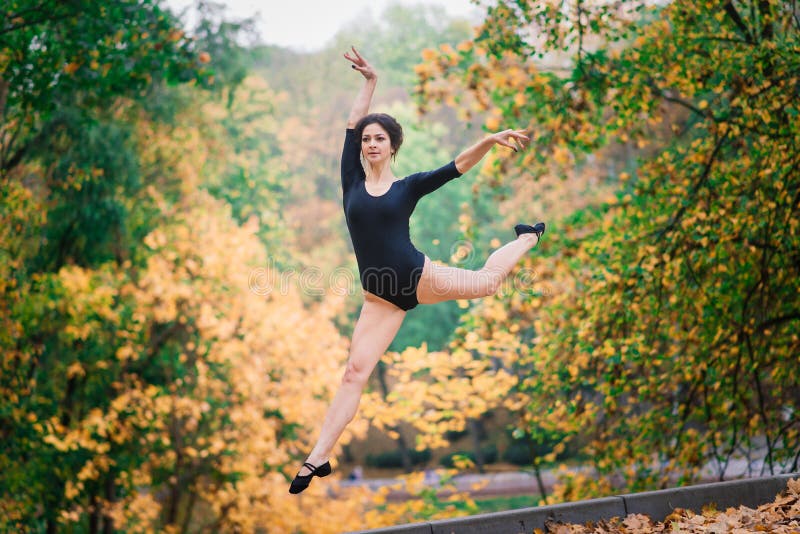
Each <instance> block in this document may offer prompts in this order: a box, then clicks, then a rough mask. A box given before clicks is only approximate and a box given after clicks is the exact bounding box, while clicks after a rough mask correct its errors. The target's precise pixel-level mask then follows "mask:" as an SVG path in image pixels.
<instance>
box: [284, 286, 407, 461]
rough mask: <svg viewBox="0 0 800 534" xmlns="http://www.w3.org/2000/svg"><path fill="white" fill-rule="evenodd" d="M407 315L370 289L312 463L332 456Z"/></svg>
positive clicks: (311, 457)
mask: <svg viewBox="0 0 800 534" xmlns="http://www.w3.org/2000/svg"><path fill="white" fill-rule="evenodd" d="M405 315H406V312H405V311H404V310H402V309H400V308H398V307H397V306H395V305H394V304H392V303H390V302H387V301H385V300H383V299H381V298H378V297H376V296H374V295H372V294H370V293H366V294H365V297H364V305H363V306H362V307H361V314H360V315H359V317H358V321H356V326H355V328H354V329H353V339H352V341H351V342H350V357H349V358H348V360H347V367H346V368H345V371H344V377H343V378H342V383H341V386H339V390H338V391H337V392H336V395H335V396H334V398H333V402H332V403H331V405H330V407H329V408H328V413H327V414H326V415H325V421H324V422H323V423H322V430H321V431H320V435H319V439H318V440H317V444H316V445H315V446H314V449H313V450H312V451H311V454H309V456H308V459H307V460H306V461H307V462H308V463H310V464H312V465H317V466H318V465H320V464H323V463H325V462H326V461H327V460H328V457H329V456H330V453H331V450H332V449H333V446H334V445H335V444H336V442H337V441H338V440H339V436H341V435H342V432H343V431H344V429H345V427H346V426H347V424H348V423H350V421H352V420H353V417H355V415H356V412H357V411H358V403H359V401H360V400H361V392H362V391H363V390H364V386H365V385H366V384H367V380H368V379H369V376H370V375H371V374H372V370H373V369H374V368H375V365H376V364H377V363H378V360H380V358H381V356H383V353H384V352H386V349H388V348H389V344H391V342H392V340H393V339H394V337H395V335H397V331H398V330H399V329H400V325H401V324H403V318H404V317H405ZM309 472H310V470H309V469H308V468H307V467H303V468H302V469H301V470H300V472H299V473H298V474H300V475H307V474H308V473H309Z"/></svg>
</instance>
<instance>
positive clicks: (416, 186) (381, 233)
mask: <svg viewBox="0 0 800 534" xmlns="http://www.w3.org/2000/svg"><path fill="white" fill-rule="evenodd" d="M360 155H361V142H360V140H359V139H356V135H355V131H354V130H352V129H348V130H347V132H346V133H345V138H344V149H343V150H342V190H343V191H344V201H343V204H344V214H345V219H346V220H347V228H348V229H349V230H350V239H351V240H352V242H353V249H354V250H355V253H356V260H357V261H358V271H359V274H360V278H361V286H362V287H363V288H364V289H365V290H366V291H369V292H370V293H373V294H375V295H377V296H379V297H381V298H382V299H385V300H388V301H389V302H391V303H392V304H394V305H396V306H397V307H399V308H402V309H403V310H410V309H411V308H414V307H415V306H416V305H417V304H419V302H417V284H418V283H419V279H420V276H422V268H423V267H424V265H425V255H424V254H423V253H422V252H420V251H419V250H417V249H416V248H415V247H414V245H413V244H412V243H411V237H410V235H409V230H408V222H409V219H410V217H411V213H412V212H413V211H414V208H415V207H416V205H417V201H419V199H420V198H422V197H423V196H424V195H427V194H428V193H431V192H433V191H435V190H436V189H438V188H440V187H441V186H443V185H444V184H446V183H447V182H449V181H450V180H452V179H453V178H457V177H459V176H461V173H460V172H458V169H456V164H455V161H451V162H450V163H448V164H447V165H445V166H444V167H441V168H439V169H436V170H434V171H428V172H418V173H416V174H412V175H410V176H406V177H405V178H403V179H402V180H397V181H396V182H393V183H392V185H391V186H390V187H389V190H388V191H387V192H386V193H384V194H383V195H380V196H373V195H370V194H369V193H368V192H367V189H366V183H365V181H364V180H365V177H366V175H365V173H364V168H363V167H362V166H361V160H360Z"/></svg>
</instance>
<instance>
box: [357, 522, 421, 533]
mask: <svg viewBox="0 0 800 534" xmlns="http://www.w3.org/2000/svg"><path fill="white" fill-rule="evenodd" d="M361 532H369V534H395V532H396V533H397V534H431V533H432V532H433V527H432V526H431V524H430V523H411V524H409V525H398V526H396V527H385V528H375V529H372V530H363V531H361ZM352 534H359V533H358V532H354V533H352Z"/></svg>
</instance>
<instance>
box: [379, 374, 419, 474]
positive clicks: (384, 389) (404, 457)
mask: <svg viewBox="0 0 800 534" xmlns="http://www.w3.org/2000/svg"><path fill="white" fill-rule="evenodd" d="M377 374H378V383H379V384H380V386H381V395H383V399H384V400H386V397H387V396H388V395H389V386H388V385H387V384H386V364H385V363H383V362H382V361H379V362H378V373H377ZM389 430H392V431H394V432H397V436H398V437H397V439H395V442H396V443H397V449H398V450H399V451H400V461H402V462H403V471H405V472H406V473H410V472H411V470H412V469H413V467H414V466H413V465H412V463H411V454H410V453H409V452H408V446H407V445H406V440H405V438H403V433H402V432H400V427H398V426H393V427H391V428H390V429H389Z"/></svg>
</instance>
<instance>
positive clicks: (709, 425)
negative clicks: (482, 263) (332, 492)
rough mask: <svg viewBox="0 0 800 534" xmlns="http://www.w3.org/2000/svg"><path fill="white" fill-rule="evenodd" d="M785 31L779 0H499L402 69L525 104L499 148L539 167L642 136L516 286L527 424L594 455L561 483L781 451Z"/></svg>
mask: <svg viewBox="0 0 800 534" xmlns="http://www.w3.org/2000/svg"><path fill="white" fill-rule="evenodd" d="M746 10H747V11H746ZM745 12H747V13H748V14H749V15H744V14H743V13H745ZM798 30H800V22H798V17H797V12H796V7H794V6H793V4H791V3H789V2H781V1H765V2H758V3H752V4H748V5H747V6H745V5H743V4H740V3H733V2H727V3H723V4H722V5H720V6H717V5H716V4H714V5H712V4H696V3H692V2H672V3H670V4H667V5H664V6H660V5H650V4H648V3H642V2H622V3H618V4H606V3H589V2H582V1H576V2H569V3H566V4H563V3H562V4H558V5H557V4H555V3H551V2H538V1H530V2H513V3H512V2H503V1H501V2H498V3H497V4H496V6H494V7H492V8H490V9H489V10H488V12H487V18H486V20H485V22H484V24H483V25H482V26H481V27H480V28H479V30H478V32H477V34H476V38H475V39H473V40H470V41H467V42H464V43H462V44H461V45H459V46H458V47H456V48H455V49H452V50H450V49H440V50H438V51H431V52H428V53H427V57H428V61H427V62H426V63H424V64H423V65H421V66H420V67H418V74H419V76H420V87H419V90H420V94H421V96H422V97H423V99H426V100H437V99H440V100H446V99H448V98H450V95H451V93H452V91H454V90H457V91H460V92H461V94H460V100H461V103H462V104H461V105H462V106H463V107H465V113H474V112H476V111H480V110H485V112H486V113H487V114H488V118H487V120H486V124H487V127H489V128H492V127H493V126H494V124H495V122H498V121H508V120H511V119H516V120H520V121H524V122H527V123H529V124H530V127H531V130H532V135H533V138H534V140H535V143H536V145H535V146H536V148H537V150H534V151H531V152H529V153H528V154H526V155H523V156H521V157H520V158H519V160H518V161H516V162H514V164H513V167H516V168H518V169H521V168H526V169H528V170H529V171H530V172H531V173H532V174H533V175H534V176H541V177H543V178H542V179H543V180H544V179H546V176H547V175H548V174H551V173H554V172H562V171H563V169H565V168H569V167H571V166H572V165H574V164H575V163H581V162H582V161H583V160H584V158H585V154H586V153H587V152H592V151H595V150H597V149H599V148H601V147H603V146H605V145H607V144H608V143H609V142H611V141H612V140H617V141H620V142H622V143H626V144H629V145H632V146H633V147H638V148H639V149H640V151H639V154H640V157H641V159H640V162H639V164H638V166H637V167H636V168H635V169H633V172H623V173H619V174H618V175H616V176H615V175H613V174H612V175H611V176H609V177H608V179H609V180H610V183H612V184H616V187H617V193H616V195H615V196H614V198H612V199H610V200H609V199H606V198H602V197H601V198H598V199H597V200H595V201H594V202H592V203H591V204H590V205H589V206H587V207H586V208H584V209H582V210H579V211H577V212H575V213H573V214H571V215H569V217H568V218H567V219H565V220H564V222H563V223H562V227H563V228H564V229H565V230H566V232H567V235H566V236H564V237H558V238H557V239H558V241H557V242H556V243H555V244H554V246H553V248H552V249H551V252H550V255H551V257H550V258H549V259H547V260H542V261H541V263H540V267H539V269H540V272H544V273H552V274H551V276H552V278H551V279H550V280H549V281H548V283H549V284H551V285H552V286H553V287H555V288H557V289H558V290H557V291H555V292H554V294H553V295H552V296H550V297H546V296H540V295H531V296H530V297H529V298H528V304H527V305H528V306H530V307H531V309H532V310H535V311H534V312H532V313H531V314H529V316H528V319H527V320H526V323H525V324H524V327H526V328H529V329H530V331H531V339H532V340H533V341H532V342H531V344H530V348H529V351H528V354H527V355H524V357H523V358H522V360H521V361H522V362H523V363H524V364H526V365H528V366H530V367H531V368H532V369H534V372H533V373H532V375H531V376H530V378H529V379H526V380H523V381H522V382H521V387H520V389H521V391H522V392H524V393H525V394H526V395H527V397H528V399H529V401H528V402H529V410H528V413H527V414H526V416H525V418H524V419H523V421H521V422H520V423H521V427H522V428H525V429H528V430H529V431H534V429H537V428H543V429H545V430H552V431H559V432H564V433H567V434H569V435H572V436H574V439H576V440H579V442H583V443H584V445H583V449H584V451H585V452H586V453H587V454H588V456H589V457H592V458H594V464H595V468H596V469H597V471H598V473H599V476H598V477H594V478H593V479H591V480H589V479H587V480H585V481H584V482H585V484H583V485H579V486H576V487H575V492H574V493H571V494H566V493H562V494H561V498H576V497H579V496H582V495H587V494H592V493H593V492H606V491H609V490H610V488H611V487H612V485H613V484H614V481H615V480H616V477H619V476H621V477H622V479H623V485H624V486H625V487H627V488H628V489H639V488H644V487H653V486H660V485H664V484H667V483H671V481H673V480H675V479H677V480H678V481H684V482H685V481H689V480H694V479H696V478H697V477H698V476H699V473H700V469H701V468H704V467H706V466H708V465H711V466H713V467H714V468H715V470H716V474H717V476H718V477H720V478H723V477H725V476H726V475H727V474H728V473H729V470H728V466H729V463H730V461H731V459H733V458H736V457H743V458H745V459H758V460H763V467H759V463H758V462H756V464H755V469H757V470H760V471H768V472H775V471H779V470H786V471H792V470H796V469H797V467H798V461H799V460H800V420H798V418H797V415H796V414H797V398H798V395H797V393H798V390H797V383H798V375H797V366H796V365H795V364H794V363H793V361H794V360H795V359H796V355H797V353H798V339H797V336H796V334H795V331H796V330H797V325H798V321H800V313H798V309H799V308H798V299H797V296H798V294H800V293H798V291H797V290H798V282H797V280H798V277H797V275H798V267H799V266H800V263H798V261H797V258H798V257H799V256H798V255H799V253H800V251H799V250H798V243H800V240H798V222H797V221H798V198H800V197H799V196H798V195H799V193H798V188H799V187H800V173H798V162H800V155H799V154H800V153H798V151H797V149H796V144H797V140H798V135H800V132H799V131H798V124H799V123H798V121H797V120H795V119H796V115H797V112H798V108H797V104H796V100H797V99H796V94H797V87H798V85H797V84H798V76H799V75H800V64H798V56H797V54H795V53H793V52H792V51H793V50H796V48H797V46H798V35H799V31H798ZM564 65H565V67H564ZM555 67H560V68H558V69H557V68H555ZM455 88H458V89H455ZM470 106H473V107H470ZM662 122H663V123H664V125H663V127H662V126H661V124H662ZM503 170H508V169H503V166H501V165H499V164H498V165H497V172H502V171H503ZM524 181H525V179H523V180H520V181H518V182H519V183H517V184H513V185H512V187H524V185H523V183H524ZM556 228H558V226H556ZM510 327H511V324H510V323H509V328H510Z"/></svg>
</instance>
